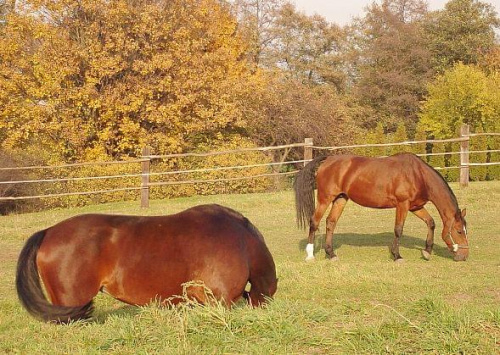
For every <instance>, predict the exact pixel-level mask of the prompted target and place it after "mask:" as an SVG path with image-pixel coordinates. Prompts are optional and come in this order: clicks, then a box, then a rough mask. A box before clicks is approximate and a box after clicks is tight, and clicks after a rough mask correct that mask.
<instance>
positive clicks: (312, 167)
mask: <svg viewBox="0 0 500 355" xmlns="http://www.w3.org/2000/svg"><path fill="white" fill-rule="evenodd" d="M326 158H327V156H323V157H318V158H316V159H314V160H312V161H310V162H309V163H307V165H306V166H304V168H303V169H302V170H301V171H299V172H298V173H297V175H296V176H295V182H294V183H293V188H294V190H295V210H296V212H297V225H298V226H299V228H306V227H307V226H309V223H310V220H311V216H312V215H313V213H314V209H315V205H316V201H315V198H314V186H315V175H316V170H317V168H318V166H319V165H320V164H321V163H322V162H323V161H324V160H325V159H326Z"/></svg>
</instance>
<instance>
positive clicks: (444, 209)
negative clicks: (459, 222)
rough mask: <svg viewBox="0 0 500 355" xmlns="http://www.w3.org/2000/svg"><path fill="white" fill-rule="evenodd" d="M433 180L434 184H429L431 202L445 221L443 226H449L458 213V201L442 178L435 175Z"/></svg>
mask: <svg viewBox="0 0 500 355" xmlns="http://www.w3.org/2000/svg"><path fill="white" fill-rule="evenodd" d="M431 179H432V182H431V183H430V184H428V190H429V200H430V201H431V202H432V203H433V204H434V206H436V209H437V210H438V212H439V215H440V216H441V219H442V221H443V226H447V225H448V223H449V222H450V221H451V220H452V219H453V218H454V216H455V213H456V212H457V208H458V207H457V203H456V200H455V198H454V196H453V194H452V192H451V191H450V189H449V187H448V186H447V185H446V182H445V181H444V180H443V179H441V177H439V176H437V174H436V173H434V174H432V178H431Z"/></svg>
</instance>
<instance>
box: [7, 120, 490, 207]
mask: <svg viewBox="0 0 500 355" xmlns="http://www.w3.org/2000/svg"><path fill="white" fill-rule="evenodd" d="M461 133H462V134H461V136H460V137H459V138H451V139H432V140H419V141H404V142H397V143H375V144H359V145H345V146H331V147H322V146H315V145H314V144H313V140H312V139H310V138H306V139H305V141H304V143H294V144H288V145H280V146H270V147H255V148H242V149H234V150H226V151H214V152H206V153H197V152H190V153H177V154H166V155H155V154H151V151H150V150H149V148H145V149H143V152H142V156H141V157H140V158H137V159H131V160H124V161H109V162H85V163H75V164H62V165H54V166H25V167H6V168H0V172H1V171H26V170H35V169H42V170H43V169H45V170H56V169H70V168H78V167H91V166H104V165H111V164H135V165H137V166H138V167H140V170H139V168H138V170H139V171H140V172H137V173H124V174H110V175H99V176H77V177H56V178H44V179H24V180H5V181H0V187H2V186H6V187H8V186H10V185H14V184H44V183H45V184H51V183H69V182H82V181H96V180H106V179H109V180H111V179H135V178H137V179H140V183H138V184H137V185H136V186H124V187H117V188H110V189H96V190H91V191H68V192H61V193H47V194H35V195H32V196H0V203H1V202H3V201H15V200H29V199H41V198H51V197H52V198H54V197H64V196H81V195H92V194H105V193H113V192H121V191H140V194H141V206H143V207H147V206H148V204H149V191H150V188H156V187H161V186H171V185H186V184H204V183H217V182H229V181H238V180H241V181H245V180H250V179H259V178H272V177H280V176H285V177H287V176H292V175H294V174H295V173H296V172H297V171H298V170H297V169H298V168H299V167H300V166H303V165H305V164H306V163H307V162H309V161H310V160H311V159H312V157H313V151H316V152H319V153H321V152H324V151H330V152H335V151H339V150H352V149H358V148H381V147H397V146H410V145H416V144H445V143H460V147H461V149H460V151H451V152H435V153H429V152H426V153H418V154H417V155H418V156H420V157H433V156H452V155H460V158H461V159H460V165H459V166H434V168H435V169H436V170H447V169H460V175H461V176H460V182H461V186H466V185H467V182H468V180H469V175H468V174H469V168H474V167H481V166H483V167H488V166H496V165H500V161H490V162H482V163H477V162H469V157H470V156H471V155H472V156H473V155H475V154H492V153H499V152H500V149H492V150H469V142H470V140H471V138H472V139H473V138H475V137H498V136H500V133H471V134H469V133H468V128H462V132H461ZM294 148H295V149H297V148H298V149H300V148H302V149H303V159H296V160H289V161H286V160H284V161H279V162H266V163H256V164H246V165H234V166H215V167H210V168H198V169H187V170H170V171H151V170H152V168H153V167H154V165H152V164H151V162H152V161H156V160H160V161H168V159H179V158H190V157H199V158H204V157H211V156H220V155H224V154H227V155H235V154H242V153H251V152H271V151H276V150H291V149H294ZM285 166H288V170H287V171H280V170H281V168H282V167H285ZM252 168H267V169H268V172H265V173H264V172H261V173H255V174H250V175H244V174H241V176H236V177H219V178H207V179H197V178H194V179H190V178H187V179H185V180H175V181H151V180H150V179H151V178H155V177H165V176H173V175H183V174H184V175H187V174H200V173H210V172H229V171H244V170H248V169H252Z"/></svg>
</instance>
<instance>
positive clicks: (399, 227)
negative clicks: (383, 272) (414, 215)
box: [391, 202, 409, 261]
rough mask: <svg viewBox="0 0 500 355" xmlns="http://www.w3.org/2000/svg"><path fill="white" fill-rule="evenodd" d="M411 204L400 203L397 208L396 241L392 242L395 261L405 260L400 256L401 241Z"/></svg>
mask: <svg viewBox="0 0 500 355" xmlns="http://www.w3.org/2000/svg"><path fill="white" fill-rule="evenodd" d="M408 205H409V203H406V202H405V203H400V204H398V205H397V206H396V223H395V224H394V241H393V242H392V248H391V253H392V256H393V258H394V261H402V260H403V258H402V257H401V254H399V241H400V239H401V237H402V236H403V227H404V224H405V220H406V216H407V215H408V207H409V206H408Z"/></svg>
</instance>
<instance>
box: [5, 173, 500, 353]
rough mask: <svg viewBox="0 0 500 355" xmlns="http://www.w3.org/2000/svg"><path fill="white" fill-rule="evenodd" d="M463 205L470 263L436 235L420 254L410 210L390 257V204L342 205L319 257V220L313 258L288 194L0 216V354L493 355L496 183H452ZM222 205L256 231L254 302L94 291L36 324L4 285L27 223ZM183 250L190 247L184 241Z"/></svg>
mask: <svg viewBox="0 0 500 355" xmlns="http://www.w3.org/2000/svg"><path fill="white" fill-rule="evenodd" d="M452 188H453V189H454V190H455V192H456V194H457V197H458V200H459V202H460V206H461V207H467V221H468V232H469V239H470V243H471V252H470V257H469V260H468V261H466V262H462V263H457V262H454V261H453V260H452V259H451V257H450V255H449V253H448V252H447V250H446V248H445V244H444V242H443V241H442V240H441V239H440V237H439V235H440V232H441V227H442V224H441V220H440V219H439V215H438V214H437V212H436V211H435V209H433V208H432V207H431V208H429V210H430V212H431V214H432V215H433V216H434V217H435V219H436V223H437V228H436V234H437V236H436V246H435V253H434V254H433V256H432V258H431V260H430V261H425V260H423V259H422V258H421V256H420V249H421V248H422V247H423V245H424V243H425V234H426V227H425V225H424V224H423V223H422V222H421V221H420V220H418V219H417V218H416V217H414V216H412V215H410V216H409V217H408V219H407V223H406V226H405V230H404V238H403V241H402V245H401V254H402V256H403V257H404V258H405V262H404V263H402V264H396V263H394V262H393V261H391V259H390V257H389V249H388V248H389V245H390V244H391V242H392V230H393V223H394V210H373V209H366V208H362V207H359V206H357V205H355V204H354V203H349V204H348V205H347V207H346V209H345V212H344V215H343V216H342V218H341V219H340V221H339V224H338V227H337V231H336V236H335V239H334V245H335V248H336V250H337V254H338V255H339V258H340V260H339V261H338V262H336V263H332V262H329V261H327V260H325V259H324V251H323V250H321V249H320V248H321V247H322V244H323V242H324V224H323V225H322V229H321V233H319V234H318V238H317V240H316V249H317V250H316V257H317V261H316V262H314V263H306V262H304V258H305V251H304V248H305V245H306V239H305V237H306V232H305V231H301V230H298V229H297V228H296V224H295V211H294V201H293V194H292V191H283V192H276V193H269V194H251V195H224V196H210V197H196V198H183V199H174V200H163V201H152V203H151V207H150V208H149V209H148V210H141V209H140V208H139V207H138V205H139V203H138V202H133V203H115V204H106V205H100V206H92V207H85V208H78V209H71V210H69V209H68V210H62V209H61V210H52V211H46V212H40V213H33V214H24V215H12V216H5V217H0V226H1V227H0V261H1V266H0V353H10V352H13V353H34V352H38V353H51V354H61V353H99V352H109V353H115V354H132V353H134V354H135V353H140V354H146V353H163V354H165V353H181V354H193V353H246V354H277V353H278V354H285V353H286V354H332V353H334V354H336V353H356V354H358V353H370V354H373V353H375V354H376V353H398V354H401V353H433V354H443V353H450V354H451V353H452V354H458V353H481V354H493V353H498V349H499V347H500V276H499V275H500V221H499V214H498V210H499V208H500V204H499V202H498V196H500V182H485V183H472V184H471V186H470V187H469V188H468V189H459V188H458V186H457V185H452ZM212 202H216V203H220V204H223V205H227V206H229V207H232V208H235V209H236V210H238V211H241V212H242V213H243V214H244V215H246V216H247V217H248V218H249V219H250V220H251V221H252V222H253V223H254V224H255V225H256V226H257V227H258V228H259V229H260V230H261V232H262V233H263V235H264V237H265V238H266V241H267V244H268V246H269V248H270V250H271V252H272V254H273V256H274V258H275V262H276V265H277V272H278V277H279V285H278V292H277V293H276V295H275V299H274V301H273V302H271V303H270V304H269V305H268V306H267V307H265V308H262V309H250V308H248V307H247V306H246V305H244V303H243V302H242V303H239V304H238V305H236V306H235V307H234V308H232V309H230V310H228V309H225V308H224V307H221V306H220V305H214V306H210V307H201V306H193V305H189V306H182V307H178V308H176V309H164V308H160V307H157V306H156V305H151V306H148V307H143V308H138V307H132V306H127V305H125V304H123V303H120V302H118V301H115V300H113V299H112V298H110V297H109V296H105V295H99V296H98V297H96V302H95V306H96V311H95V317H94V319H93V320H91V321H87V322H76V323H73V324H69V325H62V326H57V325H52V324H46V323H42V322H40V321H38V320H35V319H34V318H32V317H30V316H29V315H28V314H27V312H26V311H24V309H22V307H21V306H20V304H19V302H18V300H17V296H16V293H15V288H14V273H15V265H16V262H17V255H18V253H19V251H20V249H21V247H22V245H23V243H24V241H25V240H26V239H27V238H28V237H29V236H30V235H31V234H32V233H33V232H35V231H37V230H39V229H42V228H45V227H48V226H50V225H52V224H54V223H56V222H58V221H60V220H62V219H64V218H67V217H70V216H73V215H75V214H80V213H85V212H103V213H122V214H151V215H153V214H170V213H174V212H177V211H180V210H183V209H185V208H188V207H190V206H193V205H196V204H201V203H212ZM186 247H189V246H188V245H186Z"/></svg>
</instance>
